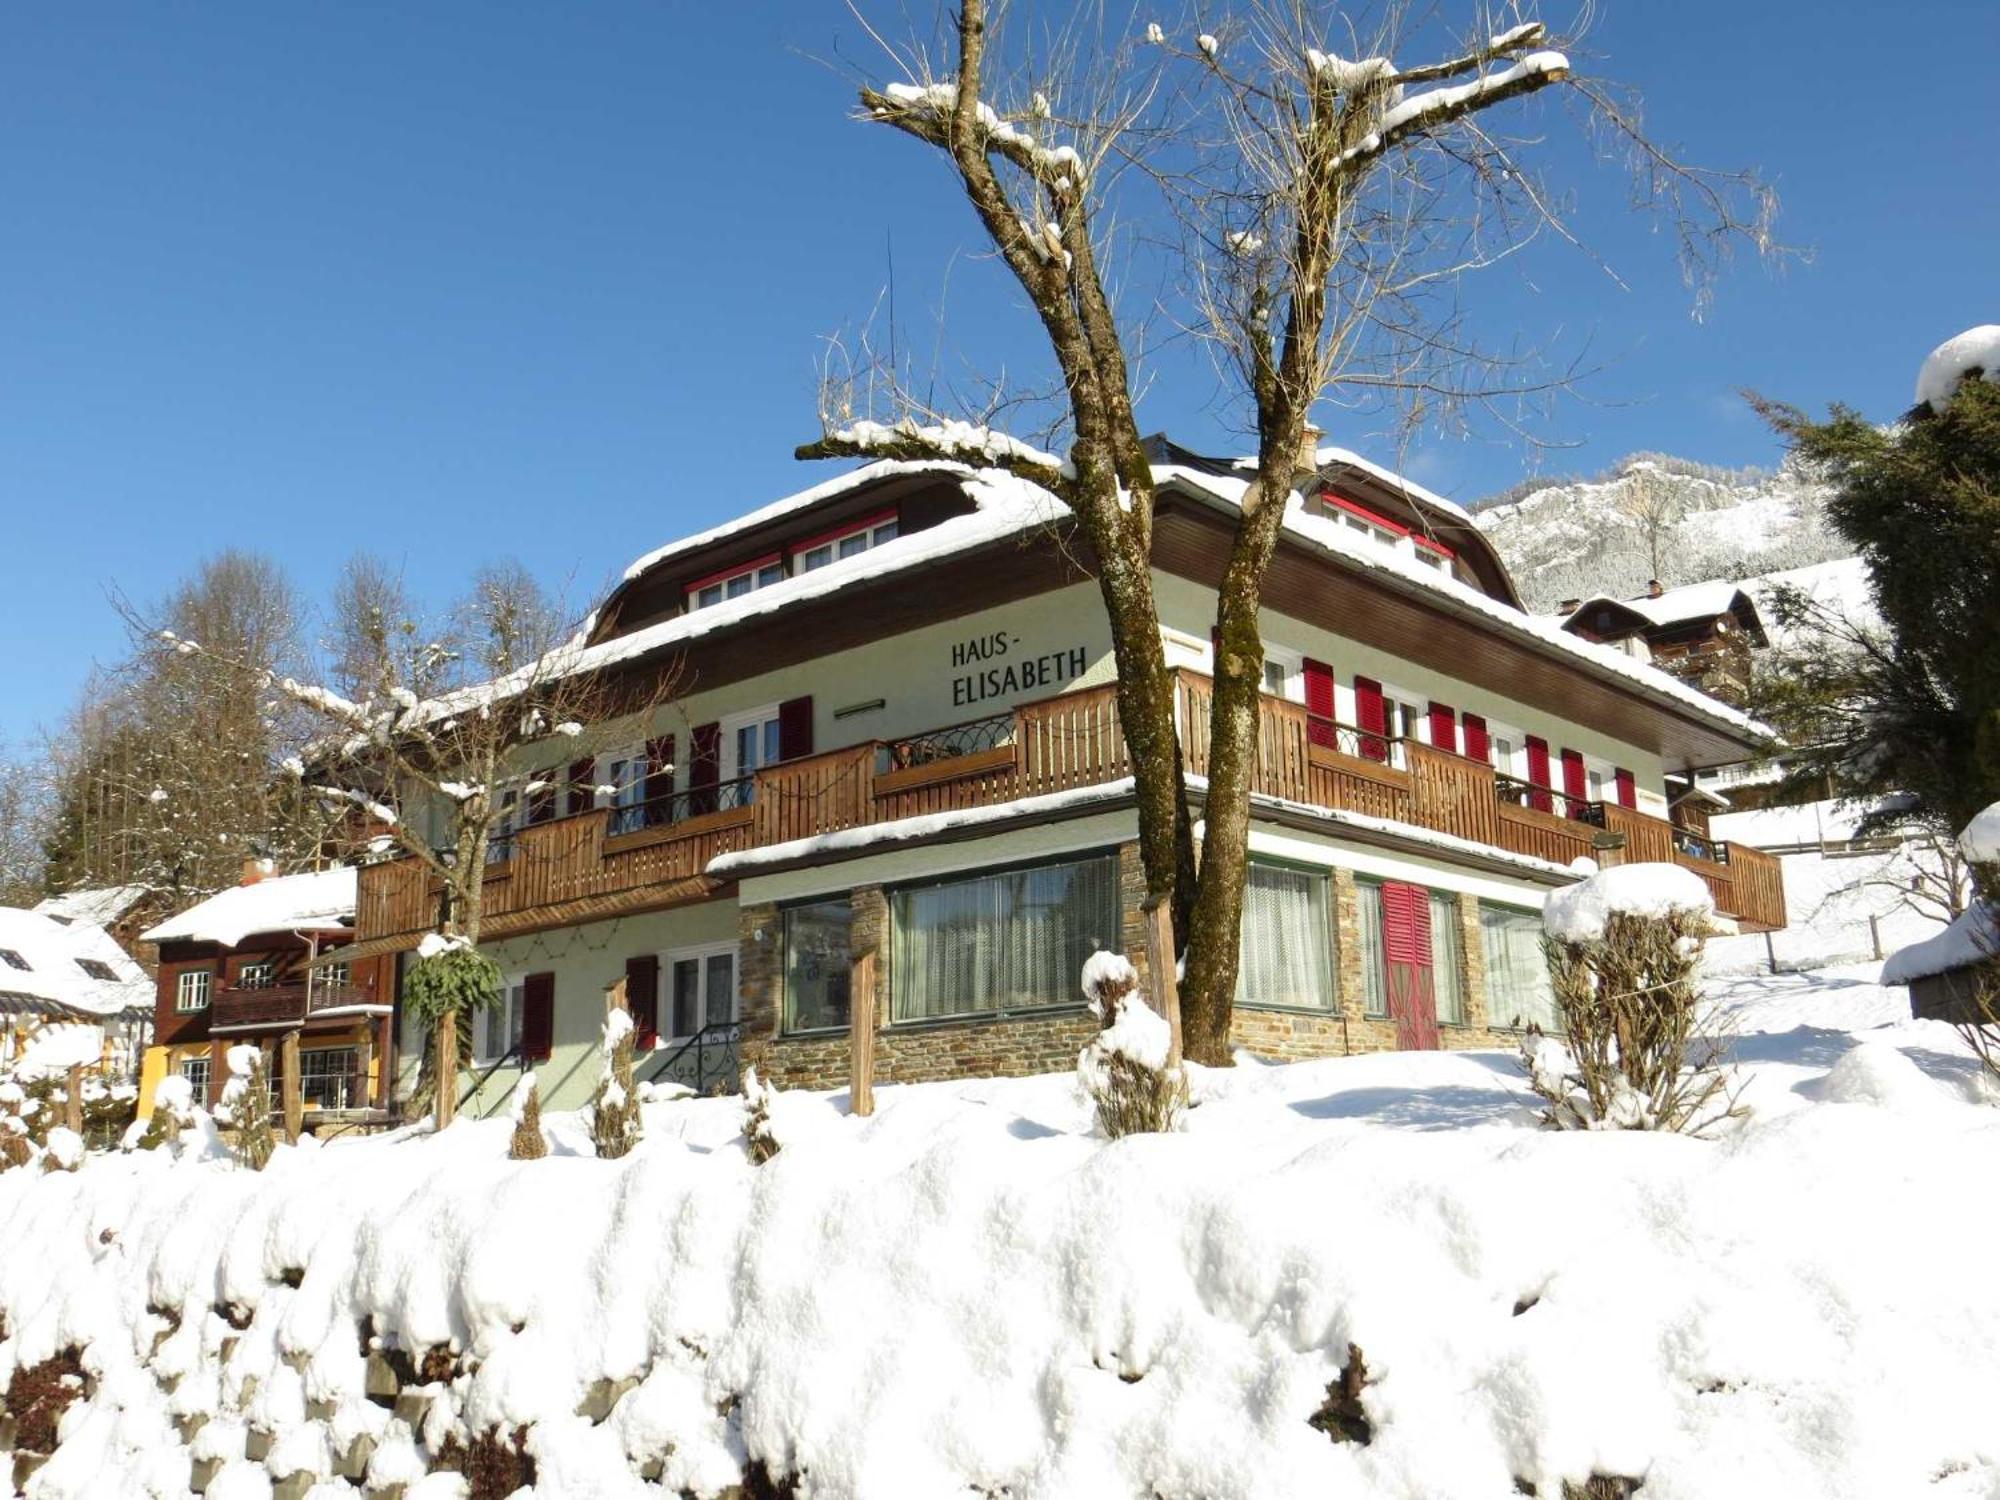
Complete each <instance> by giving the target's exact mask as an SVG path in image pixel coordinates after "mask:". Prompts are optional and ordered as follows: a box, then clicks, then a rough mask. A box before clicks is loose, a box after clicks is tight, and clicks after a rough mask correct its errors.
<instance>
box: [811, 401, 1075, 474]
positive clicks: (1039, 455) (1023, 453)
mask: <svg viewBox="0 0 2000 1500" xmlns="http://www.w3.org/2000/svg"><path fill="white" fill-rule="evenodd" d="M864 455H865V456H869V457H875V458H901V459H952V460H957V461H959V462H963V463H972V464H978V465H981V466H983V467H986V468H993V469H1005V470H1007V471H1008V472H1009V473H1013V474H1018V475H1020V476H1021V477H1022V478H1024V479H1031V480H1033V481H1034V482H1035V483H1037V484H1041V485H1044V486H1046V487H1048V488H1051V489H1057V488H1058V487H1060V486H1061V485H1063V484H1064V483H1065V482H1066V481H1068V480H1069V479H1071V478H1072V477H1074V473H1075V471H1074V470H1073V469H1072V468H1071V467H1070V465H1069V463H1068V461H1067V460H1064V459H1060V458H1057V457H1056V456H1055V455H1054V454H1053V453H1048V452H1045V451H1043V450H1042V449H1040V448H1037V447H1035V446H1034V445H1033V444H1031V443H1024V442H1022V441H1021V440H1020V439H1019V438H1016V437H1010V436H1008V435H1007V434H1006V433H1004V432H996V431H994V430H993V429H992V428H990V427H980V426H976V425H974V424H973V423H971V422H955V421H944V422H936V423H932V424H930V425H928V426H925V425H919V424H918V423H917V421H916V420H915V419H914V418H909V417H906V418H904V419H903V420H902V421H900V422H897V423H894V424H893V425H891V424H889V423H886V422H866V421H864V422H853V423H850V424H849V425H847V426H845V427H842V428H839V429H837V430H835V431H833V432H830V433H828V434H827V435H826V436H825V437H823V438H821V439H820V440H819V441H818V442H817V443H807V444H806V445H804V446H803V447H801V448H800V449H798V452H797V456H798V457H799V458H853V457H860V456H864Z"/></svg>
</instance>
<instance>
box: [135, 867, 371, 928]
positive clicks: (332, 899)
mask: <svg viewBox="0 0 2000 1500" xmlns="http://www.w3.org/2000/svg"><path fill="white" fill-rule="evenodd" d="M354 891H355V876H354V868H353V866H351V865H338V866H336V867H334V868H333V869H331V870H315V871H313V872H311V873H310V874H306V875H272V876H268V877H267V878H265V879H263V880H260V881H258V882H257V883H256V884H254V885H239V886H232V887H231V888H230V889H228V890H226V891H223V892H221V893H220V894H218V895H214V896H210V897H209V898H208V899H207V900H206V901H201V902H197V903H196V904H195V905H193V906H190V907H189V908H188V909H187V910H186V911H184V912H181V913H180V914H179V915H178V916H172V917H168V918H167V919H166V921H164V922H162V923H160V924H159V926H157V927H153V928H149V929H148V930H147V931H146V932H145V933H144V934H143V935H144V937H145V939H146V941H147V942H149V943H164V942H175V941H178V942H194V943H219V944H221V945H222V946H223V947H225V948H234V947H235V946H236V945H237V944H238V943H241V942H242V941H243V940H244V939H245V938H247V937H250V936H251V935H253V934H255V933H260V932H338V931H340V930H342V929H344V928H348V927H352V926H353V925H354Z"/></svg>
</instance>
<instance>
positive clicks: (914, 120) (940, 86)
mask: <svg viewBox="0 0 2000 1500" xmlns="http://www.w3.org/2000/svg"><path fill="white" fill-rule="evenodd" d="M861 102H862V106H863V108H864V109H865V110H866V112H867V118H868V119H871V120H879V121H882V122H883V123H884V124H889V125H895V126H897V127H899V128H900V129H903V130H906V131H908V132H910V133H911V134H912V135H916V136H919V137H921V138H923V139H924V140H927V141H930V142H932V143H933V144H935V145H945V144H947V143H948V141H949V139H950V132H951V122H952V120H953V119H954V118H955V117H956V115H957V111H958V85H957V84H955V83H931V84H916V83H892V84H890V85H888V87H886V88H883V89H880V90H876V89H864V90H862V94H861ZM973 119H974V122H975V123H976V124H977V126H978V128H979V130H980V136H981V141H982V143H983V144H984V145H985V146H986V148H987V149H988V150H990V151H993V152H996V153H998V154H999V155H1001V156H1003V157H1005V158H1006V159H1007V160H1009V161H1011V162H1013V163H1014V164H1015V165H1016V166H1018V167H1020V168H1022V169H1023V170H1024V171H1027V172H1031V173H1033V174H1034V175H1035V176H1036V177H1039V178H1043V179H1044V180H1046V181H1047V182H1048V183H1049V184H1050V185H1051V186H1052V187H1054V188H1056V189H1057V190H1058V191H1061V192H1069V191H1073V190H1075V189H1077V188H1080V187H1081V186H1082V184H1083V181H1084V164H1083V157H1082V156H1080V155H1079V154H1078V153H1077V150H1076V148H1075V147H1074V146H1044V145H1043V144H1042V143H1041V142H1039V141H1038V140H1036V139H1035V136H1034V134H1033V132H1031V131H1027V130H1023V129H1022V128H1021V127H1020V126H1019V125H1016V124H1015V123H1014V122H1013V121H1011V120H1008V119H1006V118H1005V117H1003V116H1002V115H1001V114H1000V112H999V111H998V110H996V109H994V107H993V106H992V105H990V104H988V103H987V102H986V101H985V100H984V99H981V100H979V101H977V103H976V104H975V105H974V106H973Z"/></svg>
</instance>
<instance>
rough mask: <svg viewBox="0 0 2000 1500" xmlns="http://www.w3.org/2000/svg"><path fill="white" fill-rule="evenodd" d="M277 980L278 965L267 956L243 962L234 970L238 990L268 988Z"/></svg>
mask: <svg viewBox="0 0 2000 1500" xmlns="http://www.w3.org/2000/svg"><path fill="white" fill-rule="evenodd" d="M277 982H278V966H277V965H276V964H275V963H273V962H271V960H269V959H267V958H262V959H257V960H255V961H254V962H252V963H247V964H245V965H244V966H243V967H242V968H240V969H238V970H237V971H236V987H237V988H238V989H239V990H268V989H269V988H271V986H272V985H274V984H276V983H277Z"/></svg>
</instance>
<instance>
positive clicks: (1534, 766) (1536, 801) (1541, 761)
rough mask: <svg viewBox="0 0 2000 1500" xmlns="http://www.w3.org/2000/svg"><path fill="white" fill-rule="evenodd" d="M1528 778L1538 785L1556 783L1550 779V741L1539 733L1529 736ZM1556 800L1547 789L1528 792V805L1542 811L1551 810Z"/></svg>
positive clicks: (1546, 785) (1544, 785)
mask: <svg viewBox="0 0 2000 1500" xmlns="http://www.w3.org/2000/svg"><path fill="white" fill-rule="evenodd" d="M1528 780H1529V781H1531V782H1533V783H1534V784H1535V785H1536V786H1537V787H1548V786H1553V785H1554V783H1553V782H1551V781H1550V780H1549V742H1548V741H1547V740H1545V739H1543V738H1541V737H1540V736H1539V735H1533V734H1531V735H1529V736H1528ZM1554 801H1555V799H1554V798H1552V797H1550V796H1549V794H1548V793H1547V792H1546V791H1534V792H1530V793H1529V794H1528V805H1529V806H1530V807H1533V808H1536V809H1538V810H1539V811H1541V812H1548V811H1550V810H1551V808H1552V807H1553V806H1554Z"/></svg>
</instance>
